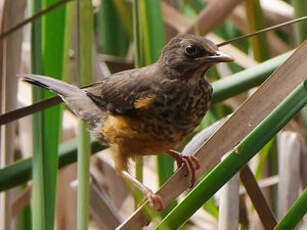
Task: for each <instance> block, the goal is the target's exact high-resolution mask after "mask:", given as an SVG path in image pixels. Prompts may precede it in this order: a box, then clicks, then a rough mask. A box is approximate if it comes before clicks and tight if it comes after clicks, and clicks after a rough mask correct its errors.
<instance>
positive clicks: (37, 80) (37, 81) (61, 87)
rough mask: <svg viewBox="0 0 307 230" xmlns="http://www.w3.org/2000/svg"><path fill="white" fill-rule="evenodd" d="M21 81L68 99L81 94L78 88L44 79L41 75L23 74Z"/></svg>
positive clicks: (47, 78) (52, 79)
mask: <svg viewBox="0 0 307 230" xmlns="http://www.w3.org/2000/svg"><path fill="white" fill-rule="evenodd" d="M22 78H23V80H24V81H26V82H29V83H31V84H33V85H37V86H40V87H42V88H45V89H48V90H50V91H53V92H55V93H56V94H58V95H60V96H63V97H68V96H73V95H78V94H80V93H83V91H82V90H80V89H79V88H78V87H76V86H74V85H70V84H68V83H66V82H63V81H60V80H57V79H54V78H50V77H45V76H41V75H35V74H25V75H23V76H22Z"/></svg>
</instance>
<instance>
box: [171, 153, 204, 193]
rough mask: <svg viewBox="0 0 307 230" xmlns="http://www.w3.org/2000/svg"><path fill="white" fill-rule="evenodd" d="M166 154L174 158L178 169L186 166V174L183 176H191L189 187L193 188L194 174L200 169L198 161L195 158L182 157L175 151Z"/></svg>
mask: <svg viewBox="0 0 307 230" xmlns="http://www.w3.org/2000/svg"><path fill="white" fill-rule="evenodd" d="M167 154H168V155H170V156H172V157H173V158H175V160H176V163H177V167H178V168H180V167H181V166H183V165H185V166H186V168H187V173H186V175H185V176H188V175H191V179H190V185H189V187H190V188H191V187H193V185H194V184H195V172H196V170H197V169H199V167H200V164H199V161H198V159H197V158H196V157H195V156H187V155H182V154H180V153H178V152H176V151H175V150H169V151H168V152H167Z"/></svg>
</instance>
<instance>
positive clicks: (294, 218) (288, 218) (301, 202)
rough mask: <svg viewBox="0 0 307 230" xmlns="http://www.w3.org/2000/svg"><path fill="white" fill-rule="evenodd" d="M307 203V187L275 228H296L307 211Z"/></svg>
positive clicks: (281, 229)
mask: <svg viewBox="0 0 307 230" xmlns="http://www.w3.org/2000/svg"><path fill="white" fill-rule="evenodd" d="M306 203H307V189H305V190H304V192H303V194H302V195H301V196H300V197H299V198H298V199H297V200H296V202H295V203H294V204H293V206H292V207H291V208H290V210H289V211H288V213H287V214H286V215H285V216H284V217H283V218H282V219H281V221H280V222H279V224H278V225H277V226H276V227H275V228H274V230H288V229H294V228H295V226H296V225H297V224H298V223H299V221H300V220H301V219H302V218H303V216H304V215H305V214H306V213H307V205H306Z"/></svg>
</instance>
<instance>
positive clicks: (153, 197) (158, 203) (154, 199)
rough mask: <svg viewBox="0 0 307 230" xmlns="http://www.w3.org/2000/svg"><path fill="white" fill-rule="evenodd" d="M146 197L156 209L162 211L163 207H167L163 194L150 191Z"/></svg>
mask: <svg viewBox="0 0 307 230" xmlns="http://www.w3.org/2000/svg"><path fill="white" fill-rule="evenodd" d="M146 197H147V199H148V201H149V203H150V205H151V207H152V208H153V209H154V210H156V211H159V212H161V211H162V210H163V209H165V204H164V202H163V200H162V198H161V196H159V195H157V194H154V193H153V192H152V191H148V192H147V193H146Z"/></svg>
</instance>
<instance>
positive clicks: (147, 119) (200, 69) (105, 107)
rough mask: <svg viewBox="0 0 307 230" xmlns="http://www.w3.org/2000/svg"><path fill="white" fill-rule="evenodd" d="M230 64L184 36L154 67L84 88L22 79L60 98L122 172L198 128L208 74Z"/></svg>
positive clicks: (207, 96)
mask: <svg viewBox="0 0 307 230" xmlns="http://www.w3.org/2000/svg"><path fill="white" fill-rule="evenodd" d="M228 61H232V58H231V57H230V56H228V55H226V54H223V53H221V52H220V51H218V48H217V47H216V46H215V45H214V43H213V42H211V41H209V40H207V39H205V38H202V37H199V36H194V35H189V34H181V35H178V36H176V37H175V38H173V39H172V40H171V41H170V42H169V43H168V44H167V45H166V46H165V47H164V49H163V50H162V54H161V57H160V59H159V60H158V61H157V62H156V63H154V64H152V65H150V66H147V67H143V68H139V69H133V70H128V71H123V72H119V73H116V74H113V75H111V76H110V77H108V78H105V79H104V80H102V81H101V82H97V83H94V84H92V85H90V86H88V87H84V88H82V89H79V88H77V87H75V86H72V85H69V84H67V83H64V82H61V81H57V80H54V79H50V78H47V77H43V76H37V75H32V74H27V75H25V76H24V80H25V81H28V82H30V83H33V84H36V85H39V86H41V87H45V88H47V89H49V90H51V91H54V92H56V93H57V94H59V95H60V96H61V97H62V98H63V100H64V102H65V103H66V104H67V105H68V107H69V108H70V109H71V110H72V111H73V112H74V113H75V114H76V115H77V116H79V117H81V118H83V119H84V120H85V121H87V122H88V123H89V124H90V125H91V127H92V129H91V130H92V134H93V136H95V137H96V138H97V139H98V140H100V141H101V142H103V143H105V144H109V145H110V146H111V148H112V149H113V152H114V156H115V168H116V170H117V171H118V172H119V173H122V171H123V170H125V171H127V170H128V166H127V162H128V159H129V158H134V157H137V156H143V155H152V154H160V153H164V152H167V151H168V150H169V149H171V148H174V147H176V146H177V145H178V144H180V143H181V142H182V140H183V139H184V138H185V137H186V136H187V135H189V134H190V133H191V132H192V131H193V130H194V129H195V128H196V127H197V126H198V125H199V123H200V122H201V120H202V118H203V116H204V115H205V113H206V112H207V110H208V107H209V105H210V102H211V98H212V87H211V85H210V83H209V82H208V81H207V80H206V79H205V77H204V74H205V73H206V71H207V70H208V69H209V68H210V67H211V66H212V65H213V64H215V63H217V62H228ZM171 155H173V156H175V155H174V154H171ZM176 159H177V160H178V156H177V155H176ZM193 160H195V159H193ZM189 164H190V163H189ZM190 165H191V164H190ZM160 209H161V207H160Z"/></svg>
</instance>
